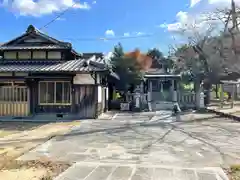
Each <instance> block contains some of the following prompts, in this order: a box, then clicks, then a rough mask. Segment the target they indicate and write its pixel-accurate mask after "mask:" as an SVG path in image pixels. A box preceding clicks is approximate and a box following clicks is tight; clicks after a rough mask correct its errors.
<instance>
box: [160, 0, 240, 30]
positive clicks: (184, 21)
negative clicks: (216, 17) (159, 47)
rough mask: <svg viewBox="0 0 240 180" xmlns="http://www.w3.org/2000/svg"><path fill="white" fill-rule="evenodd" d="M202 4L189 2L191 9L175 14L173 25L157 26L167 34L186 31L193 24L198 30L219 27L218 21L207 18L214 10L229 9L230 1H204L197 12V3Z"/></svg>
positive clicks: (198, 0)
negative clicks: (208, 26)
mask: <svg viewBox="0 0 240 180" xmlns="http://www.w3.org/2000/svg"><path fill="white" fill-rule="evenodd" d="M202 2H204V0H191V5H190V7H192V8H190V9H189V11H179V12H178V13H177V14H176V21H175V22H174V23H170V24H167V23H163V24H161V25H159V27H160V28H163V29H166V30H168V31H169V32H179V29H180V30H182V29H186V30H187V29H188V28H189V27H190V26H192V25H193V24H194V25H196V26H197V27H196V28H198V29H204V27H205V26H206V25H209V24H212V25H214V26H219V25H220V21H208V20H207V19H208V18H207V16H209V14H210V13H211V12H213V11H214V10H216V8H218V9H224V8H227V7H229V6H230V3H231V0H206V1H205V2H206V5H205V6H202V8H201V10H199V8H198V9H195V5H196V4H198V3H200V4H201V3H202ZM235 3H236V4H237V5H240V0H235ZM199 7H200V6H199ZM205 29H206V28H205Z"/></svg>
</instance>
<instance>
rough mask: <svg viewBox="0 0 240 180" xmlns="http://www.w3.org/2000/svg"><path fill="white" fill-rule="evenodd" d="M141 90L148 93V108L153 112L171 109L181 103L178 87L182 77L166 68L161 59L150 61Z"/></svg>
mask: <svg viewBox="0 0 240 180" xmlns="http://www.w3.org/2000/svg"><path fill="white" fill-rule="evenodd" d="M148 61H151V62H148V63H145V64H147V68H146V69H145V72H144V82H142V84H141V88H140V89H143V90H142V91H144V93H148V97H147V99H148V102H149V104H148V106H151V107H149V108H150V109H152V110H163V109H171V108H172V107H173V104H174V103H175V102H179V93H178V86H179V82H180V80H181V75H176V74H172V73H170V72H168V71H167V69H166V68H165V64H164V63H165V62H163V61H162V60H161V59H156V58H152V59H148Z"/></svg>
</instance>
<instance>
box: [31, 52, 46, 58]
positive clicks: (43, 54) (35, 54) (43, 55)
mask: <svg viewBox="0 0 240 180" xmlns="http://www.w3.org/2000/svg"><path fill="white" fill-rule="evenodd" d="M33 59H46V52H45V51H33Z"/></svg>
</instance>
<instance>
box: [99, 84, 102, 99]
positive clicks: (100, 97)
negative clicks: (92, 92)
mask: <svg viewBox="0 0 240 180" xmlns="http://www.w3.org/2000/svg"><path fill="white" fill-rule="evenodd" d="M101 102H102V87H101V86H98V103H101Z"/></svg>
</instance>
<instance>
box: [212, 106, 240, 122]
mask: <svg viewBox="0 0 240 180" xmlns="http://www.w3.org/2000/svg"><path fill="white" fill-rule="evenodd" d="M207 111H208V112H212V113H215V114H217V115H219V116H221V117H226V118H230V119H233V120H235V121H238V122H240V117H239V116H235V115H233V114H229V113H223V112H219V111H216V110H212V109H207Z"/></svg>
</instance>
